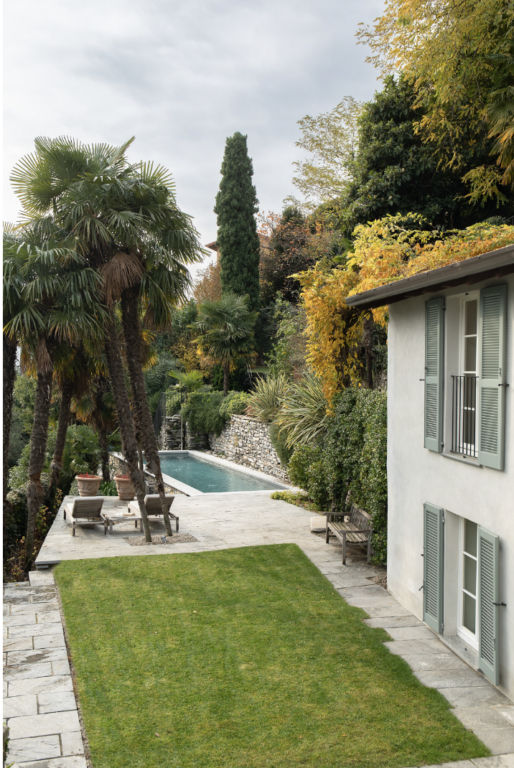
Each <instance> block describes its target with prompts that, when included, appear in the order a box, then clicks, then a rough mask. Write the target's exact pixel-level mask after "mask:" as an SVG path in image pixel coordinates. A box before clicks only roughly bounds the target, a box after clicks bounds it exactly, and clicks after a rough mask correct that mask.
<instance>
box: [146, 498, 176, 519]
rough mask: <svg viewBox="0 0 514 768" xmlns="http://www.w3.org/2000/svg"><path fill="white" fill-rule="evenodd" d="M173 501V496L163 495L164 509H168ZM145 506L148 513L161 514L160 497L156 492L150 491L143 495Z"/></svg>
mask: <svg viewBox="0 0 514 768" xmlns="http://www.w3.org/2000/svg"><path fill="white" fill-rule="evenodd" d="M174 501H175V497H174V496H165V502H166V509H168V510H169V508H170V507H171V505H172V504H173V502H174ZM145 507H146V513H147V514H148V515H161V514H162V509H161V497H160V496H159V494H158V493H150V494H148V495H147V496H145Z"/></svg>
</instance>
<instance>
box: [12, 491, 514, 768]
mask: <svg viewBox="0 0 514 768" xmlns="http://www.w3.org/2000/svg"><path fill="white" fill-rule="evenodd" d="M174 511H175V512H176V514H179V515H180V530H181V532H184V533H188V534H191V535H192V536H194V537H195V539H196V541H195V542H184V543H177V544H173V545H163V546H151V547H132V546H130V544H129V541H128V540H129V538H130V537H131V536H136V535H140V534H137V533H136V532H135V531H134V529H133V526H131V525H130V524H128V525H127V527H126V529H125V530H124V526H123V525H121V526H118V527H116V528H115V529H114V533H113V534H112V535H108V536H107V537H104V535H103V530H102V529H101V528H98V529H96V530H95V529H92V528H87V529H80V530H79V531H78V532H77V536H76V537H74V538H73V537H71V535H70V529H69V528H68V527H67V526H66V522H65V521H64V520H63V518H62V516H58V518H57V519H56V521H55V523H54V525H53V526H52V529H51V531H50V533H49V536H48V537H47V540H46V542H45V545H44V547H43V549H42V550H41V553H40V556H39V557H38V562H39V563H40V564H41V563H42V562H54V563H55V562H59V561H60V560H61V559H62V560H64V559H88V558H91V557H102V556H103V557H105V556H139V555H147V556H148V555H153V554H164V553H165V554H169V555H173V554H176V553H179V552H193V551H206V550H213V549H225V548H230V547H238V546H253V545H258V544H277V543H285V542H293V543H296V544H298V545H299V546H300V547H301V548H302V549H303V551H304V552H305V554H306V555H307V556H308V557H309V558H310V559H311V560H312V562H313V563H314V564H315V565H316V566H317V567H318V568H319V570H320V571H321V573H323V574H324V575H325V576H326V578H327V579H329V581H330V582H331V583H332V584H333V586H334V587H335V589H336V590H337V591H338V592H339V594H340V595H341V596H342V597H343V598H344V599H345V600H346V601H347V602H348V603H350V604H351V605H356V606H358V607H360V608H363V609H364V610H365V611H366V613H367V614H368V616H369V618H368V619H366V623H367V624H368V625H369V626H371V627H383V628H384V629H385V630H386V631H387V632H388V634H389V635H390V637H391V640H390V641H387V642H386V645H387V647H388V648H389V650H390V651H391V652H392V653H397V654H398V655H400V656H402V657H403V658H404V659H405V660H406V661H407V663H408V664H409V665H410V666H411V668H412V670H413V672H414V674H415V675H416V676H417V677H418V678H419V680H420V681H421V682H422V683H423V684H424V685H427V686H429V687H434V688H437V689H438V690H439V691H440V692H441V694H442V695H443V696H445V697H446V698H447V699H448V701H449V702H450V704H451V705H452V707H453V712H454V713H455V715H456V716H457V717H458V718H459V719H460V720H461V722H462V723H463V724H464V725H465V726H466V727H467V728H470V729H471V730H473V731H474V733H476V735H477V736H478V737H479V738H480V739H481V740H482V741H483V742H484V744H486V745H487V746H488V747H489V749H490V750H491V752H492V753H493V757H489V758H481V759H475V760H465V761H461V762H456V763H447V764H445V766H444V768H450V766H451V767H452V768H514V704H513V703H512V702H511V701H510V700H509V699H507V698H505V697H504V696H503V695H502V694H501V693H500V692H499V691H498V690H497V689H496V688H494V687H493V686H492V685H490V684H489V683H488V682H487V680H486V679H485V678H484V677H483V676H482V675H481V674H480V673H479V672H476V671H475V670H473V669H471V667H469V666H468V665H467V664H466V663H465V662H463V661H462V660H461V659H459V658H458V657H457V656H456V655H455V654H454V653H453V652H452V651H451V650H450V649H449V648H447V647H446V646H445V645H444V644H443V643H442V642H441V641H440V640H439V639H438V638H437V637H436V636H435V635H434V634H433V633H432V632H431V631H430V630H429V629H428V628H427V627H426V626H425V625H424V624H422V622H421V621H419V620H418V619H417V618H416V617H415V616H413V615H412V614H410V613H409V612H408V611H407V610H405V609H404V608H403V607H402V606H401V605H400V604H399V603H398V602H397V601H396V600H394V598H393V597H392V596H391V595H389V593H388V592H386V590H384V589H383V588H382V587H381V586H379V585H378V584H377V583H376V580H377V577H379V576H380V575H381V571H379V570H377V569H376V568H373V567H372V566H368V565H366V563H365V562H363V561H362V560H361V559H359V556H358V555H354V556H353V560H352V559H350V558H348V560H347V565H346V566H343V565H342V564H341V549H340V545H339V544H336V543H334V544H331V545H328V546H327V545H326V544H325V542H324V538H321V537H318V536H314V535H313V534H311V533H310V525H309V522H310V517H311V513H310V512H306V511H305V510H303V509H299V508H297V507H293V506H292V505H289V504H286V503H285V502H277V501H271V500H270V499H269V496H268V495H265V494H251V495H248V494H228V495H227V494H223V495H221V494H209V496H208V497H205V496H203V497H202V496H200V497H195V498H187V497H179V498H177V500H176V502H175V507H174ZM52 582H53V579H52V575H51V572H49V571H46V572H45V571H39V572H36V573H34V574H31V583H30V584H19V585H12V584H11V585H7V586H6V588H5V594H6V604H5V605H6V611H7V615H6V617H5V623H4V627H5V629H4V634H5V641H4V642H5V643H6V648H5V650H6V652H7V655H6V663H7V666H6V675H5V684H4V685H5V688H6V690H4V696H6V698H5V714H4V717H8V718H9V720H8V724H9V726H10V729H11V734H10V736H11V742H10V747H11V753H10V759H11V760H15V761H16V765H17V766H20V768H86V766H87V762H86V759H85V757H84V748H83V744H82V741H81V738H80V729H79V719H78V713H77V707H76V703H75V699H74V697H73V688H72V681H71V676H70V671H69V666H68V661H67V655H66V649H65V645H64V634H63V630H62V624H61V619H60V614H59V611H58V603H57V596H56V590H55V587H53V586H52ZM377 768H378V767H377ZM439 768H441V766H439Z"/></svg>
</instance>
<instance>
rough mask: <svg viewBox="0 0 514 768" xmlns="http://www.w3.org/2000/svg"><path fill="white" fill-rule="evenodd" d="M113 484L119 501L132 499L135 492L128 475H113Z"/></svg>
mask: <svg viewBox="0 0 514 768" xmlns="http://www.w3.org/2000/svg"><path fill="white" fill-rule="evenodd" d="M114 482H115V483H116V489H117V491H118V498H119V499H120V501H130V500H131V499H133V498H134V496H135V495H136V492H135V490H134V486H133V485H132V480H131V479H130V476H129V475H115V476H114Z"/></svg>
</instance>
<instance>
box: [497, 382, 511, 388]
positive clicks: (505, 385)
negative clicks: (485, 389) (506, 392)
mask: <svg viewBox="0 0 514 768" xmlns="http://www.w3.org/2000/svg"><path fill="white" fill-rule="evenodd" d="M498 386H499V387H508V386H509V385H508V384H507V383H505V384H498Z"/></svg>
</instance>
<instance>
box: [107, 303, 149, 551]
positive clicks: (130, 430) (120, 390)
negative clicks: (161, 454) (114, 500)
mask: <svg viewBox="0 0 514 768" xmlns="http://www.w3.org/2000/svg"><path fill="white" fill-rule="evenodd" d="M105 355H106V358H107V367H108V369H109V376H110V378H111V386H112V393H113V396H114V402H115V403H116V410H117V412H118V421H119V425H120V432H121V439H122V444H123V455H124V457H125V460H126V462H127V465H128V469H129V474H130V478H131V480H132V483H133V485H134V489H135V491H136V497H137V502H138V505H139V511H140V512H141V520H142V523H143V529H144V533H145V539H146V541H147V542H148V543H151V541H152V536H151V533H150V526H149V524H148V516H147V514H146V507H145V478H144V475H143V473H142V472H141V470H140V469H139V464H138V445H137V440H136V430H135V427H134V419H133V418H132V413H131V410H130V403H129V398H128V393H127V388H126V386H125V375H124V370H123V362H122V357H121V349H120V342H119V337H118V330H117V328H116V319H115V317H114V313H113V312H112V311H111V312H110V314H109V317H108V319H107V320H106V323H105Z"/></svg>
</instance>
